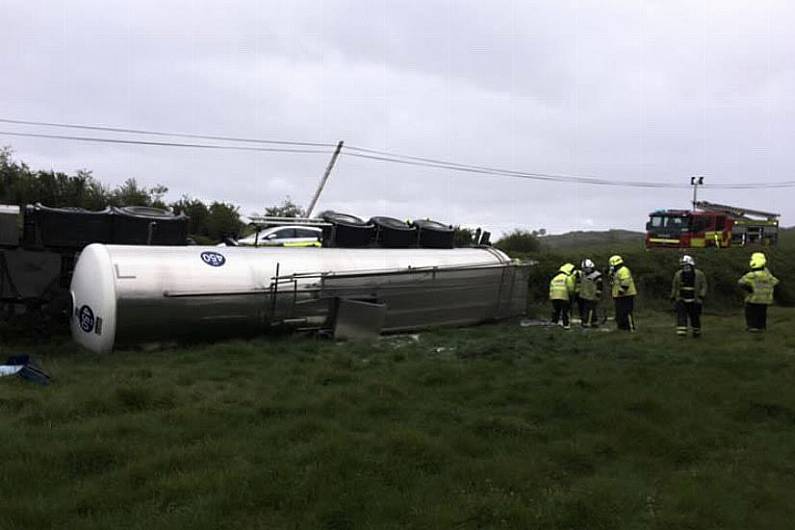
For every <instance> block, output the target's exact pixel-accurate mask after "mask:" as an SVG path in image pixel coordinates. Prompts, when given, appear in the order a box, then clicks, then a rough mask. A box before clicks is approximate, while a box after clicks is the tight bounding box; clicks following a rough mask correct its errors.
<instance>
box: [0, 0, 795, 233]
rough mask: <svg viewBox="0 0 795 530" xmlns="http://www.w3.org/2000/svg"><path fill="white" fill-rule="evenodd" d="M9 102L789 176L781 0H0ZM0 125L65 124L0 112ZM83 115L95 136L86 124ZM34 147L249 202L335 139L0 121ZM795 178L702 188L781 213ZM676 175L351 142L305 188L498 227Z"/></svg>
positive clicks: (287, 185)
mask: <svg viewBox="0 0 795 530" xmlns="http://www.w3.org/2000/svg"><path fill="white" fill-rule="evenodd" d="M0 5H2V9H1V10H0V11H1V12H2V16H3V31H2V32H0V72H2V82H0V117H3V118H16V119H26V120H40V121H57V122H69V123H82V124H101V125H108V126H121V127H133V128H140V129H153V130H164V131H179V132H189V133H199V134H215V135H234V136H250V137H258V138H271V139H289V140H301V141H319V142H330V143H333V142H336V141H337V140H345V142H346V144H351V145H357V146H364V147H370V148H374V149H382V150H389V151H395V152H400V153H407V154H411V155H418V156H427V157H433V158H443V159H449V160H454V161H458V162H464V163H472V164H478V165H488V166H496V167H502V168H509V169H516V170H524V171H533V172H544V173H556V174H572V175H595V176H599V177H604V178H610V179H632V180H645V181H655V182H658V181H665V182H671V183H679V184H682V183H685V184H686V183H688V182H689V177H690V176H691V175H705V176H706V180H707V182H708V183H714V184H718V183H746V182H755V181H757V182H763V181H778V180H791V179H792V175H791V169H792V168H793V166H794V165H795V164H793V162H795V149H793V146H792V143H793V140H795V97H793V96H794V95H795V38H793V36H792V28H793V27H795V4H794V3H792V2H788V1H781V2H765V1H759V0H754V1H748V2H736V1H731V0H723V1H712V2H709V1H691V2H678V1H672V0H660V1H647V2H641V1H630V0H624V1H616V2H607V1H596V0H595V1H592V2H587V1H580V2H566V1H559V0H554V1H553V0H549V1H543V2H542V1H536V2H533V1H529V0H525V1H516V2H500V1H485V0H480V1H429V0H420V1H388V2H384V1H376V0H362V1H358V2H346V1H321V0H307V1H279V2H271V1H267V0H251V1H240V2H218V1H216V2H210V1H207V2H198V1H193V2H191V1H168V0H159V1H157V2H150V1H143V0H135V1H129V2H115V1H108V0H95V1H77V0H69V1H65V2H57V1H54V0H47V1H42V2H37V1H33V0H0ZM0 130H3V131H11V130H15V131H26V132H34V131H35V132H50V133H55V134H64V131H57V130H49V131H44V129H42V128H35V127H23V126H19V125H7V124H0ZM88 135H96V134H91V133H88ZM0 144H5V145H11V146H12V147H13V148H14V150H15V152H16V157H17V158H18V159H21V160H24V161H26V162H28V163H29V164H30V165H31V166H32V167H34V168H43V169H50V168H54V169H56V170H60V171H66V172H74V171H75V170H77V169H80V168H86V169H90V170H93V172H94V175H95V176H97V177H99V178H100V179H101V180H103V181H104V182H106V183H108V184H118V183H121V182H123V181H124V180H125V179H126V178H129V177H134V178H136V179H137V180H138V181H139V183H142V184H145V185H155V184H158V183H162V184H165V185H166V186H168V187H169V188H170V190H171V191H170V194H169V198H172V199H176V198H178V197H179V196H180V195H182V194H190V195H192V196H196V197H199V198H202V199H205V200H226V201H231V202H234V203H236V204H239V205H241V212H242V213H244V214H248V213H250V212H252V211H262V209H263V208H264V207H265V206H268V205H272V204H274V203H277V202H280V201H281V200H282V199H283V198H284V196H286V195H291V196H292V197H293V198H294V199H295V200H296V201H297V202H299V203H302V204H304V205H305V204H306V203H308V201H309V198H310V197H311V195H312V193H313V191H314V188H315V186H316V184H317V182H318V180H319V178H320V175H321V174H322V171H323V169H324V167H325V166H326V164H327V162H328V158H329V157H328V155H327V154H319V155H318V154H300V155H298V154H274V153H243V152H233V151H224V152H218V151H209V150H207V151H205V150H192V149H175V148H165V147H145V146H126V145H105V144H92V143H73V142H63V141H55V140H41V139H22V138H10V137H0ZM793 194H795V190H787V189H785V190H762V191H759V192H744V191H719V190H704V192H703V195H702V197H703V198H705V199H707V200H713V201H715V202H724V203H730V204H739V205H743V206H746V207H752V208H758V209H766V210H774V211H778V212H781V213H782V214H783V219H782V222H783V224H785V225H792V224H795V221H794V220H795V201H792V198H793ZM689 200H690V192H689V191H688V190H686V189H680V190H663V191H660V190H651V191H649V190H644V189H631V188H605V187H599V186H585V185H571V184H547V183H539V182H534V181H528V180H519V179H508V178H504V177H489V176H478V175H468V174H462V173H454V172H450V171H446V170H437V169H428V168H417V167H409V166H400V165H394V164H385V163H382V162H377V161H370V160H362V159H355V158H351V157H346V156H343V157H342V158H341V159H340V160H339V162H338V164H337V167H336V169H335V171H334V173H333V174H332V177H331V179H330V181H329V185H328V187H327V189H326V191H325V193H324V194H323V196H322V197H321V201H320V204H319V207H320V208H321V209H326V208H331V209H335V210H338V211H344V212H349V213H354V214H356V215H359V216H362V217H365V218H367V217H370V216H373V215H391V216H395V217H400V218H416V217H431V218H436V219H439V220H441V221H445V222H449V223H455V224H463V225H472V226H477V225H482V226H485V227H487V228H490V229H492V230H494V231H498V232H499V231H505V230H510V229H512V228H514V227H521V228H530V229H532V228H546V229H548V230H550V231H552V232H563V231H568V230H576V229H606V228H629V229H635V230H642V229H643V226H644V223H645V220H646V217H647V214H648V212H649V211H651V210H654V209H657V208H666V207H687V206H688V205H689Z"/></svg>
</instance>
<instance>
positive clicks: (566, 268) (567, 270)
mask: <svg viewBox="0 0 795 530" xmlns="http://www.w3.org/2000/svg"><path fill="white" fill-rule="evenodd" d="M558 270H559V271H560V272H562V273H564V274H571V273H572V272H574V265H572V264H571V263H564V264H563V265H561V266H560V269H558Z"/></svg>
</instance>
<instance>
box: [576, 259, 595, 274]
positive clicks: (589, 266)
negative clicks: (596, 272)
mask: <svg viewBox="0 0 795 530" xmlns="http://www.w3.org/2000/svg"><path fill="white" fill-rule="evenodd" d="M580 268H581V269H582V270H584V271H590V270H593V269H595V268H596V265H594V264H593V261H591V260H589V259H588V258H585V259H584V260H582V263H580Z"/></svg>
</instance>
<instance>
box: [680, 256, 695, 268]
mask: <svg viewBox="0 0 795 530" xmlns="http://www.w3.org/2000/svg"><path fill="white" fill-rule="evenodd" d="M679 264H680V265H682V266H684V265H690V266H691V267H695V266H696V260H694V259H693V257H692V256H688V255H687V254H685V255H684V256H682V259H680V260H679Z"/></svg>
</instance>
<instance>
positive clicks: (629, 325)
mask: <svg viewBox="0 0 795 530" xmlns="http://www.w3.org/2000/svg"><path fill="white" fill-rule="evenodd" d="M608 264H609V265H610V280H611V282H612V285H613V289H612V294H613V303H614V304H615V311H616V326H618V329H622V330H625V331H635V316H634V315H633V311H634V309H635V296H636V295H637V294H638V291H637V289H635V281H634V280H633V279H632V272H631V271H630V270H629V267H627V266H626V265H625V264H624V260H623V258H621V256H611V257H610V260H609V261H608Z"/></svg>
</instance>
